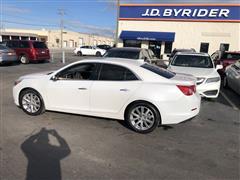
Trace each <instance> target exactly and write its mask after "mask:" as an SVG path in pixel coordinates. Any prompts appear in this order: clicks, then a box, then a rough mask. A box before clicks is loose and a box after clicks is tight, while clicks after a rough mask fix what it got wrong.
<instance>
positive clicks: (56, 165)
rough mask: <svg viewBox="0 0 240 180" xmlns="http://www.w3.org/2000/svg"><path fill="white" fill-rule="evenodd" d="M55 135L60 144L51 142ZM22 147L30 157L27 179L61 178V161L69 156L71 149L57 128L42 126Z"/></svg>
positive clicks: (52, 179)
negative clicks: (50, 138)
mask: <svg viewBox="0 0 240 180" xmlns="http://www.w3.org/2000/svg"><path fill="white" fill-rule="evenodd" d="M50 136H53V137H54V138H55V139H56V140H57V143H58V144H59V145H52V144H50V140H49V137H50ZM21 149H22V151H23V153H24V154H25V156H26V158H27V159H28V166H27V174H26V180H40V179H41V180H43V179H44V180H61V164H60V161H61V160H62V159H63V158H65V157H67V156H68V155H69V154H70V153H71V150H70V148H69V146H68V144H67V142H66V141H65V139H64V138H62V137H61V136H60V135H59V134H58V133H57V131H56V130H54V129H52V130H47V129H46V128H42V129H41V130H40V132H38V133H36V134H34V135H31V136H30V137H29V138H28V139H26V140H25V141H24V142H23V143H22V145H21Z"/></svg>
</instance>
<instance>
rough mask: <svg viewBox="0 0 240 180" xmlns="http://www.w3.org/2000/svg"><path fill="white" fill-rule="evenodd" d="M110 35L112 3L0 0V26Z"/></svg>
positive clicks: (113, 17) (105, 0)
mask: <svg viewBox="0 0 240 180" xmlns="http://www.w3.org/2000/svg"><path fill="white" fill-rule="evenodd" d="M120 2H121V4H124V3H239V1H238V0H195V1H194V0H182V1H179V0H120ZM60 9H62V11H64V12H65V13H64V15H63V19H64V21H63V22H64V28H65V29H68V30H72V31H77V32H84V33H92V34H100V35H105V36H113V35H114V30H115V27H116V15H117V13H116V12H117V11H116V0H0V17H1V18H0V22H1V24H0V27H3V28H26V29H59V27H60V15H59V11H60Z"/></svg>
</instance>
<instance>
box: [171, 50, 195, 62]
mask: <svg viewBox="0 0 240 180" xmlns="http://www.w3.org/2000/svg"><path fill="white" fill-rule="evenodd" d="M178 52H189V53H194V52H196V50H195V49H193V48H191V49H176V48H174V49H173V51H172V53H171V54H170V55H167V56H168V57H169V61H171V60H172V58H173V57H174V55H175V54H176V53H178Z"/></svg>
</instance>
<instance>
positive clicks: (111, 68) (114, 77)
mask: <svg viewBox="0 0 240 180" xmlns="http://www.w3.org/2000/svg"><path fill="white" fill-rule="evenodd" d="M99 80H102V81H134V80H138V78H137V77H136V76H135V74H133V73H132V72H131V71H130V70H128V69H127V68H124V67H122V66H117V65H111V64H103V65H102V69H101V72H100V76H99Z"/></svg>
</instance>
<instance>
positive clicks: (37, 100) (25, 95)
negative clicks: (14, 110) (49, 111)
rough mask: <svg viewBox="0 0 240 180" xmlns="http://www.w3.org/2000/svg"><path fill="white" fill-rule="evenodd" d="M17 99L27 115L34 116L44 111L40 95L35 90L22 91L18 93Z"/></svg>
mask: <svg viewBox="0 0 240 180" xmlns="http://www.w3.org/2000/svg"><path fill="white" fill-rule="evenodd" d="M19 101H20V106H21V108H22V109H23V111H24V112H25V113H27V114H29V115H32V116H36V115H39V114H42V113H43V112H44V111H45V107H44V103H43V100H42V97H41V96H40V94H39V93H38V92H36V91H35V90H32V89H28V90H25V91H23V92H22V93H21V94H20V98H19Z"/></svg>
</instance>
